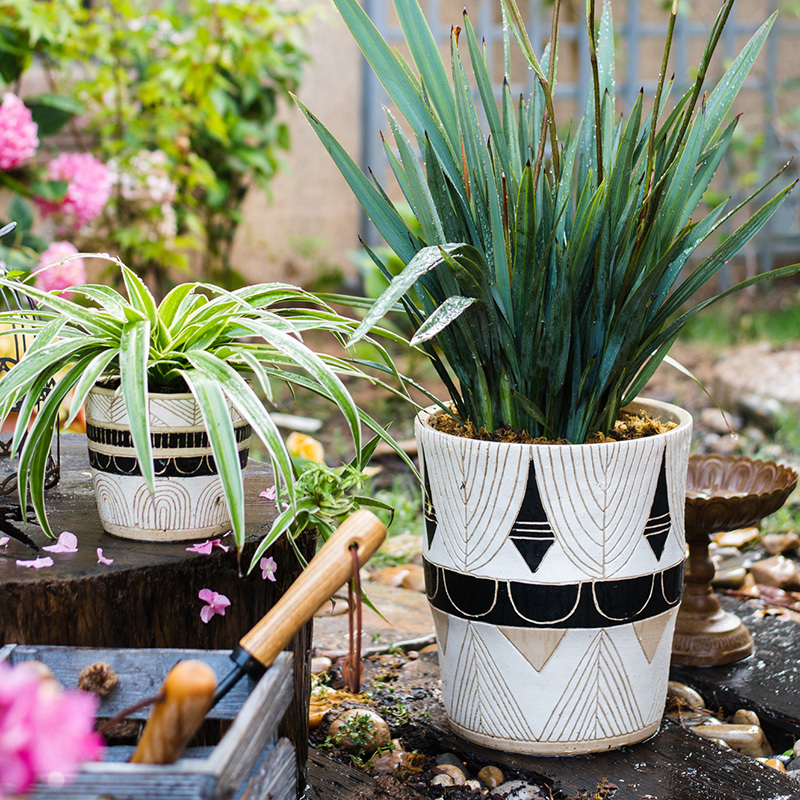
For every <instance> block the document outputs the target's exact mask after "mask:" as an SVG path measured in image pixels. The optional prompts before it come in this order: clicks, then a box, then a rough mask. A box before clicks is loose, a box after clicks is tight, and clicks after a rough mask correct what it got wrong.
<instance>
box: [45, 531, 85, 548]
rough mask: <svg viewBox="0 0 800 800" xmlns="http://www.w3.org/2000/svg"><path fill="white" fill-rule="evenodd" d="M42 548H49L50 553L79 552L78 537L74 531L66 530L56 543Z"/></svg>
mask: <svg viewBox="0 0 800 800" xmlns="http://www.w3.org/2000/svg"><path fill="white" fill-rule="evenodd" d="M42 550H47V551H48V552H50V553H77V552H78V537H77V536H76V535H75V534H74V533H70V532H69V531H64V532H63V533H62V534H61V536H59V537H58V541H57V542H56V543H55V544H51V545H49V546H48V547H43V548H42Z"/></svg>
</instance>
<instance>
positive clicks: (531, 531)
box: [416, 401, 692, 755]
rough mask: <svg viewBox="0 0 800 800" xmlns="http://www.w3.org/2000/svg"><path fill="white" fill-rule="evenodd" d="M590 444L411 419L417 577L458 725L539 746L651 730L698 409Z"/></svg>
mask: <svg viewBox="0 0 800 800" xmlns="http://www.w3.org/2000/svg"><path fill="white" fill-rule="evenodd" d="M636 407H638V408H644V409H646V410H647V412H648V413H649V414H650V415H651V416H656V417H659V418H660V419H662V420H664V421H675V422H677V423H678V427H676V428H674V429H672V430H671V431H669V432H667V433H664V434H660V435H658V436H652V437H648V438H643V439H635V440H630V441H624V442H614V443H607V444H591V445H522V444H503V443H498V442H481V441H476V440H473V439H464V438H460V437H455V436H452V435H448V434H444V433H440V432H438V431H435V430H434V429H433V428H431V427H430V426H429V424H428V420H429V418H430V415H431V413H433V411H434V410H433V409H429V410H427V411H423V412H421V413H420V414H419V415H418V418H417V422H416V435H417V441H418V444H419V450H420V458H421V464H422V469H423V474H424V487H425V490H424V502H425V516H426V528H427V536H426V541H425V545H424V552H423V554H424V559H425V561H424V563H425V573H426V574H425V578H426V586H427V592H428V598H429V600H430V603H431V607H432V610H433V615H434V619H435V622H436V628H437V633H438V639H439V660H440V665H441V673H442V685H443V695H444V704H445V708H446V710H447V713H448V716H449V719H450V724H451V725H452V727H453V729H454V730H455V731H456V732H457V733H459V734H460V735H462V736H463V737H464V738H466V739H470V740H471V741H474V742H478V743H480V744H482V745H485V746H487V747H494V748H497V749H503V750H510V751H514V752H523V753H530V754H533V755H568V754H578V753H589V752H599V751H602V750H609V749H612V748H615V747H621V746H623V745H627V744H632V743H634V742H637V741H641V740H642V739H645V738H646V737H648V736H649V735H651V734H652V733H654V732H655V731H656V729H657V728H658V725H659V722H660V720H661V716H662V713H663V708H664V701H665V698H666V688H667V676H668V670H669V660H670V651H671V644H672V632H673V628H674V624H675V616H676V614H677V611H678V603H679V601H680V594H681V588H682V586H683V562H684V558H685V544H684V528H683V518H684V502H685V484H686V469H687V462H688V458H689V440H690V437H691V429H692V421H691V417H690V416H689V414H688V413H687V412H685V411H683V410H682V409H680V408H677V407H676V406H672V405H668V404H665V403H659V402H655V401H637V402H636V403H634V404H633V405H632V406H631V408H632V409H633V408H636Z"/></svg>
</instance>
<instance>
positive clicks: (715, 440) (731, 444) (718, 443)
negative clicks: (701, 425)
mask: <svg viewBox="0 0 800 800" xmlns="http://www.w3.org/2000/svg"><path fill="white" fill-rule="evenodd" d="M702 443H703V449H704V450H705V451H706V452H707V453H716V454H717V455H720V456H730V455H733V454H734V453H735V452H737V450H738V449H739V445H740V440H739V437H738V436H736V435H735V434H733V435H731V434H729V433H726V434H717V433H707V434H706V435H705V436H704V437H703V439H702Z"/></svg>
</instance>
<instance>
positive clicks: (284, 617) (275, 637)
mask: <svg viewBox="0 0 800 800" xmlns="http://www.w3.org/2000/svg"><path fill="white" fill-rule="evenodd" d="M385 536H386V527H385V526H384V524H383V523H382V522H381V521H380V520H379V519H378V518H377V517H376V516H375V515H374V514H373V513H372V512H371V511H367V510H366V509H363V508H362V509H360V510H359V511H356V512H355V514H353V515H351V516H350V517H348V518H347V519H346V520H345V521H344V522H343V523H342V524H341V525H340V526H339V527H338V528H337V529H336V531H335V532H334V534H333V536H331V537H330V539H328V541H327V542H325V544H324V545H323V546H322V547H321V548H320V551H319V552H318V553H317V554H316V555H315V556H314V558H312V559H311V561H310V562H309V564H308V566H307V567H306V568H305V569H304V570H303V572H302V574H301V575H300V577H299V578H298V579H297V580H296V581H295V582H294V583H293V584H292V585H291V587H289V590H288V591H287V592H286V594H284V595H283V597H281V598H280V600H278V602H277V603H276V604H275V605H274V606H273V607H272V609H270V611H269V613H268V614H267V615H266V616H265V617H264V618H263V619H262V620H261V621H260V622H259V623H258V624H257V625H256V626H255V627H254V628H252V629H251V630H250V631H249V632H248V633H246V634H245V635H244V636H243V637H242V639H241V640H240V641H239V646H240V647H241V648H242V649H244V650H246V651H247V652H248V653H249V654H250V655H251V656H253V658H255V659H256V660H257V661H259V662H261V664H263V665H264V666H265V667H268V666H269V665H270V664H271V663H272V662H273V661H274V660H275V659H276V658H277V656H278V653H280V652H281V650H283V649H284V647H286V645H287V644H289V641H290V640H291V638H292V637H293V636H294V635H295V633H297V631H298V630H299V629H300V628H301V627H302V625H304V624H305V623H306V622H307V621H308V620H309V619H311V617H312V615H313V614H314V612H315V611H316V610H317V609H318V608H319V607H320V606H321V605H322V604H323V603H324V602H325V600H327V599H328V598H329V597H330V596H331V595H332V594H333V593H334V592H335V591H336V590H337V589H338V588H339V587H340V586H342V584H344V583H346V582H347V581H348V580H350V578H351V577H352V571H353V557H352V554H351V552H350V546H351V545H352V544H356V545H357V546H358V562H359V564H365V563H366V562H367V560H368V559H369V558H370V556H372V554H373V553H374V552H375V551H376V550H377V549H378V548H379V547H380V545H381V542H383V539H384V537H385Z"/></svg>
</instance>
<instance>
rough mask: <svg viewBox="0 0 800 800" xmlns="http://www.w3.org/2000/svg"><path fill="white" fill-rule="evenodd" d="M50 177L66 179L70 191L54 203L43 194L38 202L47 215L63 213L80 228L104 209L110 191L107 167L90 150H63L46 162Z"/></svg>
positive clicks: (75, 226)
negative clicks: (64, 151)
mask: <svg viewBox="0 0 800 800" xmlns="http://www.w3.org/2000/svg"><path fill="white" fill-rule="evenodd" d="M47 174H48V177H49V178H50V180H53V181H66V182H67V184H68V185H67V193H66V195H65V196H64V198H63V199H62V200H59V201H58V202H53V201H52V200H45V199H44V198H43V197H38V198H36V202H37V203H38V204H39V207H40V208H41V209H42V212H43V213H45V214H64V215H65V216H66V217H68V218H70V219H71V220H72V227H73V229H74V230H78V228H80V227H81V226H82V225H85V224H86V223H87V222H91V220H93V219H94V218H95V217H96V216H97V215H98V214H99V213H100V212H101V211H102V210H103V206H104V205H105V204H106V201H107V200H108V198H109V195H110V194H111V173H110V172H109V170H108V167H107V166H106V165H105V164H103V163H102V162H101V161H98V160H97V159H96V158H95V157H94V156H92V155H89V153H61V155H59V156H56V158H54V159H53V160H52V161H51V162H50V163H49V164H48V165H47Z"/></svg>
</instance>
